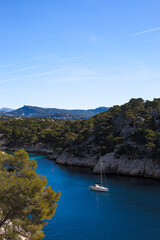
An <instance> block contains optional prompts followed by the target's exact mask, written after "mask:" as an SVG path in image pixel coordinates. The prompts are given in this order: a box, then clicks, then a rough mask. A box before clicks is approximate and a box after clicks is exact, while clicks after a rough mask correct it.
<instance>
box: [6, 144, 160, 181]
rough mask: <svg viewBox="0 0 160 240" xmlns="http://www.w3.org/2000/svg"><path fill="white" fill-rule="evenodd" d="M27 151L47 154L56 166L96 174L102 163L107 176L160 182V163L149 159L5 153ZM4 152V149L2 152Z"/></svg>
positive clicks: (49, 151) (39, 150) (45, 150)
mask: <svg viewBox="0 0 160 240" xmlns="http://www.w3.org/2000/svg"><path fill="white" fill-rule="evenodd" d="M21 149H23V150H25V151H27V152H29V153H38V154H45V155H46V157H47V158H48V159H50V160H52V161H54V162H55V163H56V164H59V165H64V166H73V167H84V168H90V169H91V170H92V172H93V173H94V174H99V173H100V162H101V163H103V165H102V171H103V172H104V173H106V174H116V175H123V176H134V177H143V178H150V179H156V180H160V163H159V162H158V161H154V160H152V159H149V158H142V159H129V158H128V157H127V156H125V155H122V156H120V158H116V157H115V156H114V153H113V152H111V153H107V154H105V155H104V156H102V157H100V158H99V157H98V156H97V155H95V156H90V155H87V156H86V157H85V158H80V157H73V156H71V155H69V154H68V153H67V152H66V151H63V152H62V154H58V153H57V152H55V151H54V150H53V149H49V148H39V147H38V148H37V147H23V148H22V147H21V148H18V147H14V148H7V147H6V149H5V151H17V150H21ZM2 151H4V149H3V150H2Z"/></svg>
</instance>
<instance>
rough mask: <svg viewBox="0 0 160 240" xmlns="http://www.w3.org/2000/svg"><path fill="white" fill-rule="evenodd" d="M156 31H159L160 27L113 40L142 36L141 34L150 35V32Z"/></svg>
mask: <svg viewBox="0 0 160 240" xmlns="http://www.w3.org/2000/svg"><path fill="white" fill-rule="evenodd" d="M156 31H160V27H156V28H151V29H147V30H144V31H140V32H135V33H130V34H128V35H125V36H121V37H118V38H115V39H114V40H117V39H123V38H128V37H134V36H139V35H143V34H147V33H151V32H156Z"/></svg>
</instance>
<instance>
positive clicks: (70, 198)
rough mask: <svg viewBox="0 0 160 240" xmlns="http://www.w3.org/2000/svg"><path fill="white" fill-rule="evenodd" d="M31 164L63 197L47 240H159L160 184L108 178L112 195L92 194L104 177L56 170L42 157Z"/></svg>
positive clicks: (73, 169)
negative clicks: (36, 164) (91, 188)
mask: <svg viewBox="0 0 160 240" xmlns="http://www.w3.org/2000/svg"><path fill="white" fill-rule="evenodd" d="M30 158H31V159H35V160H36V161H37V163H38V169H37V173H38V174H42V175H44V176H46V177H47V180H48V184H49V185H51V187H52V189H54V190H55V191H56V192H58V191H60V192H61V198H60V200H59V202H58V205H57V210H56V213H55V216H54V217H53V218H52V219H51V220H49V223H48V225H47V226H45V227H44V233H45V238H44V240H143V239H144V240H153V239H154V240H160V181H159V180H152V179H145V178H141V177H128V176H119V175H110V174H107V175H106V178H105V182H106V184H107V186H108V187H109V193H102V192H94V191H92V190H90V189H89V186H90V185H92V184H94V183H95V182H99V180H100V176H99V175H96V174H93V172H92V170H91V169H87V168H82V167H81V168H79V167H69V166H62V165H57V164H56V163H55V162H54V161H51V160H49V159H48V158H47V157H46V156H44V155H39V154H33V153H31V154H30ZM51 168H52V169H53V172H52V171H51Z"/></svg>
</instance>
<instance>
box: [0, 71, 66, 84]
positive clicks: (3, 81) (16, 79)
mask: <svg viewBox="0 0 160 240" xmlns="http://www.w3.org/2000/svg"><path fill="white" fill-rule="evenodd" d="M67 70H69V68H61V69H57V70H53V71H48V72H42V73H37V74H32V75H26V76H22V77H18V78H10V79H6V80H2V81H0V83H5V82H13V81H18V80H22V79H30V78H36V77H41V76H45V75H48V74H51V73H57V72H64V71H67Z"/></svg>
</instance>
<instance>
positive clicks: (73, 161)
mask: <svg viewBox="0 0 160 240" xmlns="http://www.w3.org/2000/svg"><path fill="white" fill-rule="evenodd" d="M97 161H98V158H97V156H93V157H91V156H89V155H88V156H86V157H85V158H78V157H72V156H71V155H69V154H68V153H67V152H63V153H62V154H61V155H59V156H58V157H57V159H56V163H58V164H63V165H69V166H79V167H89V168H94V166H95V165H96V163H97Z"/></svg>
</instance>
